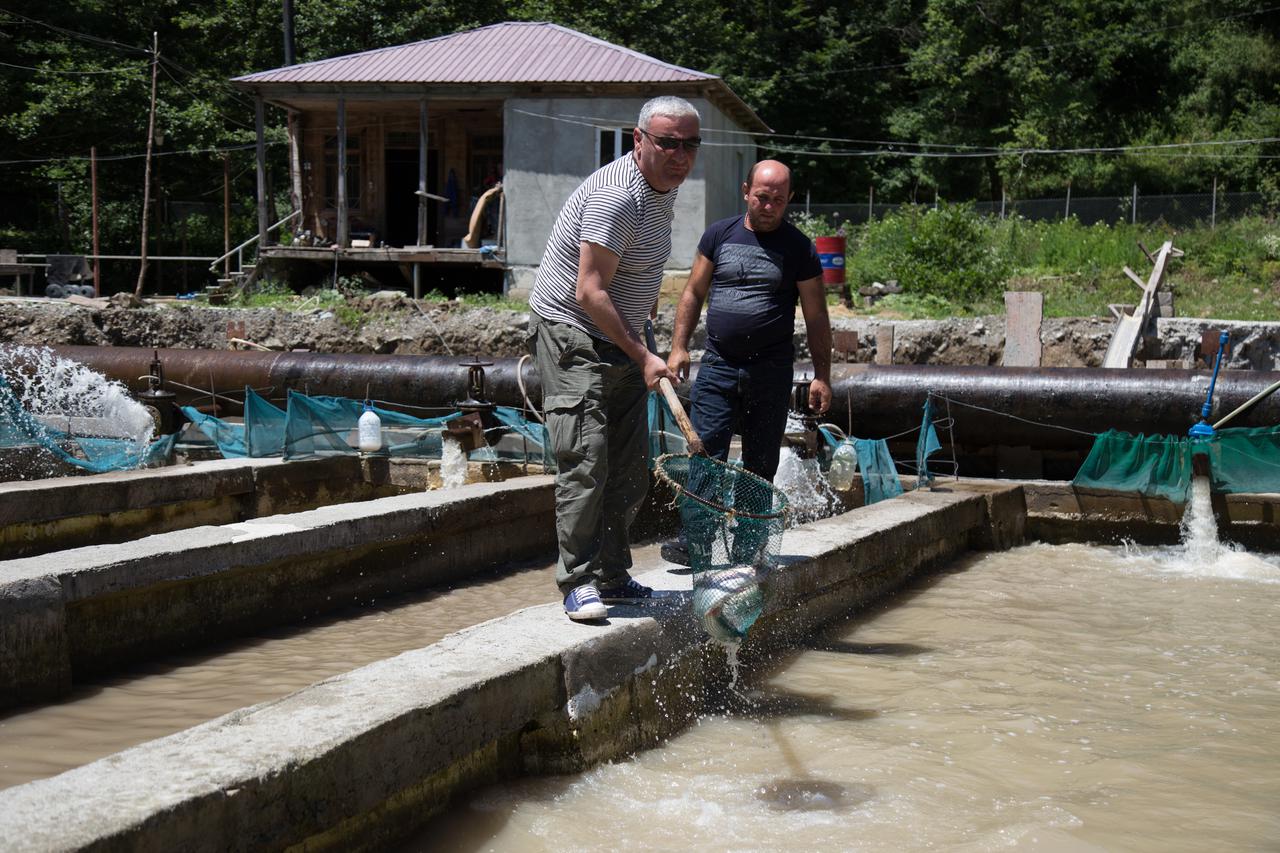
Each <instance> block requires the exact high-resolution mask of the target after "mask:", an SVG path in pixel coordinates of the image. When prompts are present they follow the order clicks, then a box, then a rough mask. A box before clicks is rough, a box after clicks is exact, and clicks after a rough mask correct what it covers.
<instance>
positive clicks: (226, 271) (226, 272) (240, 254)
mask: <svg viewBox="0 0 1280 853" xmlns="http://www.w3.org/2000/svg"><path fill="white" fill-rule="evenodd" d="M301 216H302V211H301V210H295V211H294V212H293V213H290V214H289V215H288V216H286V217H285V218H284V219H281V220H280V221H279V222H277V223H276V224H275V225H272V226H270V227H268V228H267V233H268V234H270V233H271V232H273V231H276V230H278V229H279V228H280V227H281V226H282V225H284V224H286V223H288V222H292V221H293V220H295V219H298V218H300V217H301ZM258 236H259V235H257V234H254V235H253V236H252V237H250V238H249V239H248V240H245V241H244V242H243V243H241V244H240V245H239V246H236V247H235V248H234V249H232V250H231V251H229V252H227V253H226V254H225V255H223V256H221V257H219V258H216V259H215V260H214V262H213V263H211V264H209V272H211V273H213V274H214V275H217V274H218V265H219V264H223V277H224V278H231V276H232V272H231V265H230V262H229V260H230V258H231V256H232V255H235V258H236V269H235V272H236V274H239V273H240V272H242V271H243V270H244V250H245V249H247V248H249V247H250V246H252V245H253V244H254V243H256V242H258Z"/></svg>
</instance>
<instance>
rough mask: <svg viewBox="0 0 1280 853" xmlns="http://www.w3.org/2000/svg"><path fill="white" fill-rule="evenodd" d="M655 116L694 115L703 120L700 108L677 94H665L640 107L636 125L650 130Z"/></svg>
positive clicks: (675, 116) (699, 120)
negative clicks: (651, 121)
mask: <svg viewBox="0 0 1280 853" xmlns="http://www.w3.org/2000/svg"><path fill="white" fill-rule="evenodd" d="M654 116H666V117H667V118H684V117H685V116H693V117H694V118H695V119H697V120H698V122H699V123H701V122H702V116H700V115H698V108H697V107H695V106H694V105H693V104H691V103H689V102H688V101H686V100H685V99H684V98H677V97H676V96H675V95H663V96H662V97H659V98H653V99H652V100H650V101H648V102H647V103H646V104H645V105H644V106H643V107H641V108H640V119H639V121H637V122H636V126H637V127H639V128H640V129H641V130H648V129H649V121H650V120H651V119H652V118H653V117H654Z"/></svg>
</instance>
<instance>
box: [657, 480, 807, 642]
mask: <svg viewBox="0 0 1280 853" xmlns="http://www.w3.org/2000/svg"><path fill="white" fill-rule="evenodd" d="M655 471H656V473H657V475H658V478H659V479H660V480H662V481H664V482H666V483H668V484H669V485H670V486H671V487H672V488H673V489H674V490H675V492H676V505H677V507H678V508H679V510H680V519H681V521H682V522H683V524H684V535H685V539H686V544H687V547H688V549H689V561H690V566H691V568H692V569H693V610H694V613H696V614H697V616H698V618H699V619H701V620H702V625H703V627H704V628H705V629H706V631H707V633H709V634H710V635H711V636H712V637H714V638H715V639H717V640H720V641H721V642H727V643H736V642H741V641H742V640H743V639H745V638H746V636H747V631H749V630H750V629H751V626H752V625H753V624H754V623H755V621H756V619H757V618H758V617H759V616H760V610H761V608H762V607H763V604H764V599H763V595H762V594H761V591H760V584H759V581H760V579H761V577H762V575H764V574H765V573H767V572H768V570H769V568H770V567H771V566H772V563H773V560H774V558H776V557H777V555H778V550H779V549H780V548H781V546H782V531H783V530H784V529H785V528H786V515H787V499H786V496H784V495H783V494H782V492H780V491H778V490H777V489H775V488H774V487H773V485H772V484H770V483H769V482H768V481H767V480H765V479H763V478H762V477H758V476H756V475H755V474H752V473H750V472H749V471H745V470H743V469H742V468H738V467H736V466H733V465H727V464H725V463H723V462H720V461H718V460H716V459H712V458H710V457H708V456H701V455H697V456H689V455H685V454H667V455H664V456H660V457H659V458H658V460H657V464H656V466H655Z"/></svg>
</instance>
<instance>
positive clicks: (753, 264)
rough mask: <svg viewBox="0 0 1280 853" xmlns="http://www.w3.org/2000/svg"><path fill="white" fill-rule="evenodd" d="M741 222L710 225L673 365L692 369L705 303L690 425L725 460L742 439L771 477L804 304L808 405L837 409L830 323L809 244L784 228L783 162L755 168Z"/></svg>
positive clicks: (683, 305)
mask: <svg viewBox="0 0 1280 853" xmlns="http://www.w3.org/2000/svg"><path fill="white" fill-rule="evenodd" d="M742 193H743V197H744V199H745V200H746V202H747V213H746V215H745V216H733V217H730V218H729V219H722V220H720V221H719V222H716V223H714V224H712V225H711V227H710V228H708V229H707V230H706V232H705V233H704V234H703V235H702V240H701V241H700V242H699V243H698V253H697V255H696V256H695V257H694V261H693V270H692V271H691V272H690V274H689V281H688V283H687V284H686V285H685V288H684V293H683V294H681V296H680V303H679V305H678V307H677V308H676V320H675V333H674V335H673V336H672V343H671V356H670V357H669V358H668V359H667V366H668V367H669V368H670V369H671V370H673V371H674V372H675V373H676V374H678V375H679V376H680V378H681V379H683V378H684V377H686V376H687V375H688V373H689V349H688V348H689V337H690V336H691V335H692V334H693V330H694V327H695V326H697V324H698V316H699V315H700V314H701V312H702V304H703V302H705V301H707V297H708V293H710V302H709V303H708V307H707V346H706V352H705V354H704V355H703V357H702V364H701V366H700V367H699V369H698V378H697V379H696V380H695V382H694V385H693V394H692V402H693V406H692V412H691V415H690V417H691V419H692V421H693V427H694V429H695V430H696V431H697V433H698V436H699V437H700V438H701V439H702V442H703V444H704V446H705V447H706V450H707V453H709V454H711V455H712V456H714V457H716V458H718V459H721V460H723V459H725V458H726V457H727V456H728V454H729V441H730V439H731V438H732V437H733V434H734V432H738V433H739V434H740V435H741V436H742V463H743V467H745V468H746V469H747V470H748V471H751V472H752V473H755V474H758V475H760V476H761V477H764V478H765V479H766V480H770V481H772V480H773V475H774V473H775V472H776V471H777V469H778V456H779V451H780V448H781V445H782V434H783V431H784V430H785V429H786V423H787V408H788V403H789V401H790V398H791V387H792V386H791V379H792V360H793V358H794V356H795V350H794V347H793V346H792V340H791V339H792V331H793V329H794V325H795V312H796V301H797V300H799V302H800V307H801V310H802V312H803V314H804V320H805V326H806V328H807V330H808V333H809V349H810V351H811V352H812V356H813V373H814V377H813V381H812V382H811V383H810V385H809V407H810V409H811V410H812V411H813V412H814V413H815V414H818V415H821V414H824V413H825V412H826V411H827V409H828V407H830V405H831V323H830V320H829V319H828V317H827V299H826V293H825V292H824V290H823V286H822V266H821V264H820V263H819V261H818V253H817V251H816V250H815V249H814V246H813V242H812V241H811V240H809V238H808V237H806V236H804V234H802V233H801V232H800V230H799V229H798V228H796V227H795V226H794V225H792V224H791V223H790V222H787V221H786V219H785V214H786V210H787V203H788V202H789V201H790V200H791V170H790V169H788V168H787V167H786V166H785V165H783V164H782V163H779V162H778V161H777V160H763V161H761V162H759V163H756V164H755V165H754V166H752V167H751V171H750V172H749V173H748V175H747V181H746V183H744V184H743V185H742Z"/></svg>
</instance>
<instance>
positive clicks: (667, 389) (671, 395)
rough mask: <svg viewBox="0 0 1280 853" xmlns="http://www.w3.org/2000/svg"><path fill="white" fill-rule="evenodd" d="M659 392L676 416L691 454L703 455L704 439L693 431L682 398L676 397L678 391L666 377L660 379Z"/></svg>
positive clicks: (677, 423)
mask: <svg viewBox="0 0 1280 853" xmlns="http://www.w3.org/2000/svg"><path fill="white" fill-rule="evenodd" d="M658 390H659V391H661V392H662V397H663V399H664V400H666V401H667V408H668V409H670V410H671V414H672V415H674V416H675V419H676V425H677V426H679V427H680V432H681V433H682V434H683V435H684V440H685V441H686V442H688V444H689V453H690V454H694V453H702V452H703V451H702V439H700V438H698V434H697V433H696V432H694V431H693V424H692V423H690V422H689V416H688V415H686V414H685V412H684V406H682V405H680V398H679V397H677V396H676V389H674V388H672V387H671V380H669V379H666V378H665V377H664V378H662V379H659V380H658Z"/></svg>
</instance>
